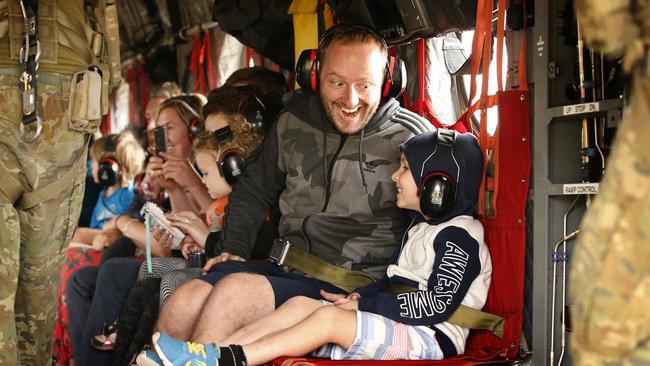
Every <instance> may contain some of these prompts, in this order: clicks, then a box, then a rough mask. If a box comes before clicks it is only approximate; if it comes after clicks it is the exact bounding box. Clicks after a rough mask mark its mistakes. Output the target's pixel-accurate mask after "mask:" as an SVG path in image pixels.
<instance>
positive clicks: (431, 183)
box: [418, 129, 460, 219]
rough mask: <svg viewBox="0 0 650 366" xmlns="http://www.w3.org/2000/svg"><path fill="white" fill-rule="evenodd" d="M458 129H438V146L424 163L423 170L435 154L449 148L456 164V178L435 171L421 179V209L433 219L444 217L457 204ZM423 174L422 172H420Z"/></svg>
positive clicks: (458, 171)
mask: <svg viewBox="0 0 650 366" xmlns="http://www.w3.org/2000/svg"><path fill="white" fill-rule="evenodd" d="M455 140H456V131H453V130H443V129H438V133H437V139H436V146H435V148H434V151H433V152H432V153H431V155H429V156H428V157H427V159H426V160H425V161H424V162H423V163H422V172H424V166H425V164H426V162H427V161H428V160H429V159H431V158H432V157H433V156H435V155H436V154H437V153H439V152H440V150H445V149H447V150H449V151H450V154H451V158H452V160H453V163H454V164H455V166H456V168H457V170H456V178H452V177H451V176H449V175H448V174H446V173H444V172H440V171H433V172H430V173H428V174H427V175H426V176H424V177H423V178H421V179H420V186H419V187H418V194H419V195H420V211H422V213H423V214H424V215H425V216H427V217H429V218H432V219H437V218H442V217H443V216H444V215H446V214H447V213H449V212H450V211H451V209H452V208H453V207H454V205H455V204H456V192H457V189H458V179H459V178H460V177H459V175H460V166H459V165H458V162H457V161H456V157H455V156H454V142H455ZM420 175H422V173H420Z"/></svg>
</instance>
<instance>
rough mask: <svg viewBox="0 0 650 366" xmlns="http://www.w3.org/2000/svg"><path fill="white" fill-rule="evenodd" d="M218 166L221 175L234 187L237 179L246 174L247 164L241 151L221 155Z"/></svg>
mask: <svg viewBox="0 0 650 366" xmlns="http://www.w3.org/2000/svg"><path fill="white" fill-rule="evenodd" d="M217 166H218V167H219V173H220V174H221V176H222V177H224V178H225V179H226V182H228V184H230V185H233V184H234V183H235V182H236V181H237V178H238V177H239V176H240V175H241V174H242V173H243V172H244V167H245V166H246V162H245V161H244V158H243V157H242V156H241V154H240V153H239V151H237V150H235V149H229V150H226V151H224V152H223V154H221V158H220V159H219V163H218V164H217Z"/></svg>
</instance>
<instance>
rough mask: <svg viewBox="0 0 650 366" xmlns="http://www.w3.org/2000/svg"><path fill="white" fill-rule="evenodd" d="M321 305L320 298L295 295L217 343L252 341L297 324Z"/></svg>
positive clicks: (247, 342)
mask: <svg viewBox="0 0 650 366" xmlns="http://www.w3.org/2000/svg"><path fill="white" fill-rule="evenodd" d="M323 306H325V305H324V304H323V302H322V301H320V300H314V299H311V298H309V297H304V296H296V297H294V298H291V299H289V300H287V302H285V303H284V304H282V306H280V307H279V308H277V309H276V310H275V311H274V312H272V313H271V314H268V315H265V316H263V317H262V318H260V319H258V320H256V321H254V322H253V323H251V324H249V325H247V326H245V327H243V328H241V329H240V330H238V331H236V332H235V333H233V334H232V335H231V336H229V337H226V338H225V339H223V340H221V341H219V342H218V343H219V344H221V345H223V346H227V345H230V344H249V343H253V342H255V341H256V340H258V339H260V338H262V337H264V336H268V335H269V334H271V333H275V332H277V331H281V330H284V329H286V328H289V327H291V326H293V325H295V324H297V323H298V322H300V321H302V320H304V319H305V318H307V317H308V316H309V315H311V314H312V313H313V312H314V311H316V310H317V309H318V308H321V307H323Z"/></svg>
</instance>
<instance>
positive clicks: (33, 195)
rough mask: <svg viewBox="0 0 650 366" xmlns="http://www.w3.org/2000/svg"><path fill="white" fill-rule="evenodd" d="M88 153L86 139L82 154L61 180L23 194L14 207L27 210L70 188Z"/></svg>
mask: <svg viewBox="0 0 650 366" xmlns="http://www.w3.org/2000/svg"><path fill="white" fill-rule="evenodd" d="M87 152H88V139H86V148H85V149H84V153H83V154H82V155H80V156H79V158H78V159H77V161H76V162H75V163H74V164H73V165H72V167H71V168H70V170H68V171H67V172H66V173H65V174H64V175H63V176H62V177H61V178H59V179H57V180H55V181H54V182H52V183H50V184H48V185H46V186H44V187H42V188H37V189H35V190H33V191H31V192H25V193H23V194H22V196H21V197H20V198H19V199H18V202H17V203H16V207H17V208H19V209H21V210H29V209H30V208H32V207H34V206H36V205H37V204H39V203H41V202H46V201H49V200H51V199H52V198H54V197H55V196H57V195H59V194H60V193H61V192H63V190H65V189H66V188H68V187H72V185H73V184H74V180H75V178H76V177H77V176H78V174H79V173H80V171H81V170H82V169H83V168H84V167H85V166H86V154H87Z"/></svg>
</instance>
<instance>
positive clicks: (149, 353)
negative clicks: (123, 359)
mask: <svg viewBox="0 0 650 366" xmlns="http://www.w3.org/2000/svg"><path fill="white" fill-rule="evenodd" d="M135 362H136V365H138V366H163V362H162V360H161V359H160V357H158V355H157V354H156V351H154V350H152V349H143V350H142V351H140V353H139V354H138V358H136V359H135Z"/></svg>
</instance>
